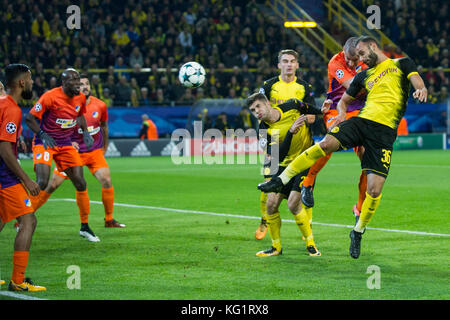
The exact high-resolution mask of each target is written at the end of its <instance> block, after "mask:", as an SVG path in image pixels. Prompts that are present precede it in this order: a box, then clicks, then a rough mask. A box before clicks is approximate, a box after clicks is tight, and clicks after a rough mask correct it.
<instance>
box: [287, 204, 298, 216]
mask: <svg viewBox="0 0 450 320" xmlns="http://www.w3.org/2000/svg"><path fill="white" fill-rule="evenodd" d="M287 205H288V209H289V211H290V212H292V213H293V214H297V213H298V211H299V207H300V204H299V203H298V202H297V201H288V204H287Z"/></svg>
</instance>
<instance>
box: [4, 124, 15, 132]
mask: <svg viewBox="0 0 450 320" xmlns="http://www.w3.org/2000/svg"><path fill="white" fill-rule="evenodd" d="M16 130H17V126H16V124H15V123H14V122H8V123H7V124H6V132H8V133H14V132H16Z"/></svg>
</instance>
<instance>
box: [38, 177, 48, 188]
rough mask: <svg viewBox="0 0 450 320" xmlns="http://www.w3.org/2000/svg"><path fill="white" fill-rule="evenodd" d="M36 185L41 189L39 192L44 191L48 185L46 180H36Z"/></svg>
mask: <svg viewBox="0 0 450 320" xmlns="http://www.w3.org/2000/svg"><path fill="white" fill-rule="evenodd" d="M36 183H37V184H38V185H39V188H41V190H45V189H46V188H47V185H48V180H45V179H42V178H41V179H39V178H38V179H37V181H36Z"/></svg>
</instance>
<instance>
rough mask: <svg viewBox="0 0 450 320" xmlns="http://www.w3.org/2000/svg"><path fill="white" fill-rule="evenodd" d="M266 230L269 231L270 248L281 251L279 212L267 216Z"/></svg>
mask: <svg viewBox="0 0 450 320" xmlns="http://www.w3.org/2000/svg"><path fill="white" fill-rule="evenodd" d="M267 228H268V229H269V234H270V238H271V239H272V246H273V247H274V248H275V249H277V250H278V251H280V250H281V236H280V230H281V217H280V212H275V213H274V214H268V215H267Z"/></svg>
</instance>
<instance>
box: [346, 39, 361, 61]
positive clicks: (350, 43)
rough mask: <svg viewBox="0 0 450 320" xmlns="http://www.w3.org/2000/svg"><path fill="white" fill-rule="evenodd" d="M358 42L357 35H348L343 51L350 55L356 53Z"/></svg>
mask: <svg viewBox="0 0 450 320" xmlns="http://www.w3.org/2000/svg"><path fill="white" fill-rule="evenodd" d="M357 43H358V37H350V38H348V39H347V41H345V44H344V48H343V50H344V52H347V53H348V54H350V55H351V56H352V57H353V56H355V55H356V44H357Z"/></svg>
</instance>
